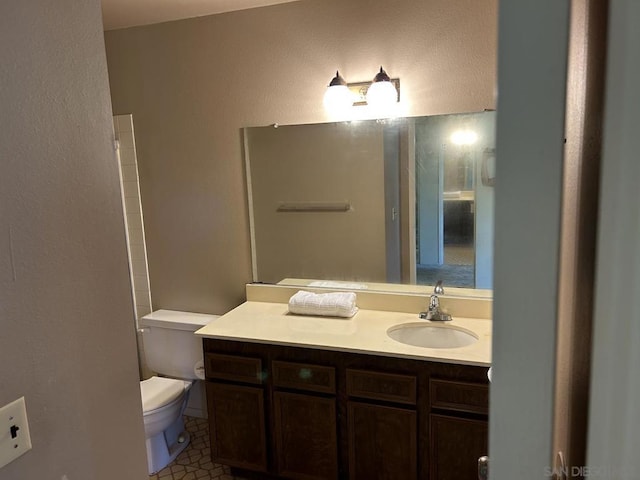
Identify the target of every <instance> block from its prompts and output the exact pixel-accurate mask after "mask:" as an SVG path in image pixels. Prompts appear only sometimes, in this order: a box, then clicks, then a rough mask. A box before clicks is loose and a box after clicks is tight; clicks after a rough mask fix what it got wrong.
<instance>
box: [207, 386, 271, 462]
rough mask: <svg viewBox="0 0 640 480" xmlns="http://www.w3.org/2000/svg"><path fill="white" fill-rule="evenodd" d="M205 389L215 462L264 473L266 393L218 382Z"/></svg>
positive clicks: (265, 457) (260, 389) (265, 458)
mask: <svg viewBox="0 0 640 480" xmlns="http://www.w3.org/2000/svg"><path fill="white" fill-rule="evenodd" d="M206 385H207V403H208V411H209V430H210V435H211V454H212V456H213V460H214V461H217V462H219V463H223V464H226V465H231V466H234V467H240V468H245V469H248V470H256V471H260V472H265V471H266V470H267V446H266V434H265V416H264V390H263V389H262V388H257V387H245V386H241V385H227V384H223V383H215V382H207V383H206Z"/></svg>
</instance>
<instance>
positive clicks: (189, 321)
mask: <svg viewBox="0 0 640 480" xmlns="http://www.w3.org/2000/svg"><path fill="white" fill-rule="evenodd" d="M219 316H220V315H208V314H204V313H193V312H180V311H178V310H156V311H155V312H151V313H149V314H148V315H145V316H144V317H142V318H141V319H140V320H139V321H138V323H139V324H140V326H142V327H162V328H171V329H174V330H189V331H192V332H195V331H196V330H199V329H200V328H202V327H204V326H205V325H206V324H208V323H209V322H210V321H212V320H215V319H216V318H218V317H219Z"/></svg>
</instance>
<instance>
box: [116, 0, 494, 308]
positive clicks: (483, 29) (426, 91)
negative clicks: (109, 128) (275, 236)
mask: <svg viewBox="0 0 640 480" xmlns="http://www.w3.org/2000/svg"><path fill="white" fill-rule="evenodd" d="M496 5H497V1H496V0H480V1H478V0H458V1H455V2H452V1H451V0H433V1H429V2H426V1H424V0H402V1H399V0H398V1H388V0H373V1H372V0H349V1H344V0H303V1H300V2H293V3H289V4H282V5H276V6H271V7H265V8H258V9H253V10H245V11H240V12H233V13H227V14H221V15H214V16H209V17H201V18H195V19H190V20H183V21H177V22H170V23H164V24H159V25H152V26H146V27H138V28H131V29H125V30H116V31H109V32H106V35H105V38H106V44H107V59H108V65H109V77H110V84H111V92H112V100H113V106H114V113H115V114H123V113H132V114H133V118H134V122H135V125H136V141H137V149H138V162H139V172H140V188H141V193H142V203H143V209H144V213H145V231H146V234H147V246H148V255H149V273H150V278H151V290H152V293H153V301H154V308H173V309H184V310H192V311H200V312H207V313H222V312H224V311H226V310H228V309H229V308H231V307H233V306H234V305H236V304H238V303H239V302H241V301H242V300H243V298H244V287H243V285H244V283H245V282H248V281H250V280H251V255H250V246H249V228H248V215H247V201H246V189H245V186H244V170H243V159H242V142H241V135H240V129H241V128H242V127H245V126H257V125H268V124H272V123H280V124H298V123H314V122H320V121H324V120H327V118H326V115H325V112H324V110H323V106H322V95H323V93H324V90H325V88H326V85H327V83H328V82H329V80H330V79H331V77H332V76H333V74H334V73H335V70H336V69H337V68H338V69H340V72H341V73H342V74H343V76H344V77H345V78H346V79H347V80H348V81H352V82H355V81H362V80H368V79H370V78H372V76H373V75H374V74H375V72H376V71H377V69H378V68H379V66H380V65H383V66H384V67H385V69H386V70H387V72H388V73H389V74H390V75H391V76H393V77H399V78H400V80H401V96H402V102H403V105H404V108H405V113H406V114H407V115H427V114H435V113H451V112H462V111H478V110H482V109H485V108H493V107H494V106H495V101H494V91H495V70H496V23H497V6H496Z"/></svg>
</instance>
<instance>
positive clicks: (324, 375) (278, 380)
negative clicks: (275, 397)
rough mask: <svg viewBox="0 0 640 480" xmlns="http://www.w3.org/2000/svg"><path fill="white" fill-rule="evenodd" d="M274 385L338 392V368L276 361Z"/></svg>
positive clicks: (273, 364) (273, 365)
mask: <svg viewBox="0 0 640 480" xmlns="http://www.w3.org/2000/svg"><path fill="white" fill-rule="evenodd" d="M271 366H272V367H273V385H274V386H276V387H284V388H295V389H299V390H308V391H312V392H320V393H336V369H335V368H333V367H325V366H320V365H309V364H306V363H292V362H280V361H274V362H273V363H272V364H271Z"/></svg>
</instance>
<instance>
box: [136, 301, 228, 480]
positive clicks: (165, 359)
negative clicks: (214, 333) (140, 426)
mask: <svg viewBox="0 0 640 480" xmlns="http://www.w3.org/2000/svg"><path fill="white" fill-rule="evenodd" d="M215 318H218V316H217V315H204V314H199V313H189V312H177V311H172V310H158V311H156V312H153V313H150V314H149V315H145V316H144V317H142V318H141V319H140V320H139V325H140V327H141V331H142V333H143V337H142V338H143V345H144V352H145V359H146V361H147V364H148V366H149V368H150V369H151V370H153V371H155V372H157V373H158V374H160V375H163V376H153V377H151V378H149V379H147V380H142V381H141V382H140V396H141V398H142V410H143V412H142V413H143V419H144V431H145V437H146V445H147V463H148V468H149V475H153V474H155V473H157V472H158V471H160V470H162V469H163V468H164V467H166V466H167V465H168V464H169V463H171V462H172V461H173V460H174V459H175V458H176V457H177V456H178V455H179V454H180V453H181V452H182V451H183V450H184V449H185V448H186V447H187V445H188V444H189V434H188V433H187V431H186V430H185V428H184V421H183V417H182V415H183V413H184V409H185V407H186V406H187V401H188V399H189V392H190V389H191V386H192V385H193V382H194V381H197V380H198V379H202V378H204V374H203V361H202V341H201V340H200V338H198V337H196V336H195V335H194V334H193V333H194V332H195V331H196V330H198V329H200V328H202V327H203V326H205V325H206V324H207V323H209V322H210V321H211V320H213V319H215Z"/></svg>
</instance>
